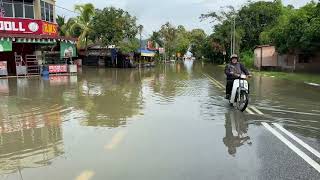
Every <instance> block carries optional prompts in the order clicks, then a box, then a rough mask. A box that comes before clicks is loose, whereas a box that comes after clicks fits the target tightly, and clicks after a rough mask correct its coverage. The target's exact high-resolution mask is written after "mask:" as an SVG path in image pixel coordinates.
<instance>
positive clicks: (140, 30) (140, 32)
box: [139, 24, 143, 67]
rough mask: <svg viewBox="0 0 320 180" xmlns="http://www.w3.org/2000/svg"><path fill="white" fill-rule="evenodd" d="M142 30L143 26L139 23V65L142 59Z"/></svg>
mask: <svg viewBox="0 0 320 180" xmlns="http://www.w3.org/2000/svg"><path fill="white" fill-rule="evenodd" d="M142 30H143V26H142V25H141V24H140V25H139V34H140V58H139V67H140V61H141V57H142V56H141V52H142V35H141V34H142Z"/></svg>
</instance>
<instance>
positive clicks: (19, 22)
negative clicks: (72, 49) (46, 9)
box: [0, 17, 58, 36]
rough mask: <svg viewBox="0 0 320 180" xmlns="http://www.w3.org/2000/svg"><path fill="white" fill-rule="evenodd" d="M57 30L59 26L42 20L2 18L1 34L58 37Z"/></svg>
mask: <svg viewBox="0 0 320 180" xmlns="http://www.w3.org/2000/svg"><path fill="white" fill-rule="evenodd" d="M57 29H58V26H57V24H53V23H48V22H45V21H41V20H35V19H23V18H4V17H0V32H1V33H9V34H35V35H42V34H45V35H50V36H57V35H58V34H57V32H58V31H57Z"/></svg>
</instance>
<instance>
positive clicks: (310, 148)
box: [273, 123, 320, 158]
mask: <svg viewBox="0 0 320 180" xmlns="http://www.w3.org/2000/svg"><path fill="white" fill-rule="evenodd" d="M273 125H274V126H276V127H277V128H278V129H280V130H281V131H282V132H284V133H285V134H286V135H288V136H289V137H291V138H292V139H293V140H295V141H296V142H297V143H299V144H300V145H301V146H303V147H304V148H306V149H307V150H308V151H310V152H311V153H312V154H314V155H315V156H317V157H318V158H320V153H319V151H317V150H315V149H314V148H312V147H311V146H309V145H308V144H306V143H305V142H303V141H302V140H301V139H299V138H298V137H296V136H295V135H293V134H292V133H290V132H289V131H288V130H286V129H285V128H283V127H282V126H281V125H280V124H277V123H273Z"/></svg>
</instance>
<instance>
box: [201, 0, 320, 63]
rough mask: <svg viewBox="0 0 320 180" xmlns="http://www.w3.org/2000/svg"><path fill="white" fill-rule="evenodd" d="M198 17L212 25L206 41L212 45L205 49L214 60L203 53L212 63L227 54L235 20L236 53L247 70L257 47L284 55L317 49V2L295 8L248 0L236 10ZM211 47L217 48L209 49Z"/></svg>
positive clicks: (319, 22)
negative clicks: (266, 48) (270, 45)
mask: <svg viewBox="0 0 320 180" xmlns="http://www.w3.org/2000/svg"><path fill="white" fill-rule="evenodd" d="M200 18H201V20H211V21H212V22H213V24H214V26H213V33H212V34H211V35H210V36H208V39H207V41H208V42H209V44H211V47H210V46H207V50H208V52H210V51H211V50H213V51H214V53H212V54H214V57H209V56H208V55H207V54H204V56H205V57H206V58H208V59H211V60H212V61H216V60H218V62H219V57H221V55H222V54H223V52H224V51H225V52H226V53H227V54H228V56H229V55H230V54H229V52H230V48H231V47H230V44H231V43H230V36H231V33H230V32H231V29H232V26H233V22H234V21H235V24H236V33H235V34H236V35H235V37H236V52H237V53H238V54H240V57H241V58H242V61H244V63H245V64H246V65H247V66H249V67H252V66H253V50H254V48H255V47H256V46H257V45H263V44H272V45H275V46H276V48H277V51H278V52H280V53H283V54H286V53H289V54H295V53H298V52H300V53H301V52H303V53H305V54H308V53H309V54H311V53H313V52H315V51H319V49H320V42H319V40H320V31H319V29H320V3H316V2H314V1H312V2H310V3H308V4H306V5H305V6H303V7H301V8H298V9H297V8H294V7H293V6H291V5H288V6H285V5H283V3H282V1H281V0H274V1H273V2H265V1H259V2H250V1H249V2H248V3H247V4H245V5H244V6H242V7H241V8H240V9H238V10H236V9H235V8H234V7H232V6H228V7H223V8H222V9H221V10H220V11H215V12H209V13H207V14H202V15H201V17H200ZM204 44H205V43H204ZM213 44H215V45H216V46H218V47H220V48H212V45H213ZM215 63H216V62H215Z"/></svg>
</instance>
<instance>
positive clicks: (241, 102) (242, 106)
mask: <svg viewBox="0 0 320 180" xmlns="http://www.w3.org/2000/svg"><path fill="white" fill-rule="evenodd" d="M238 97H239V98H238V99H237V109H238V110H240V111H242V112H243V111H245V110H246V109H247V107H248V104H249V96H248V93H247V92H245V91H241V92H240V96H238Z"/></svg>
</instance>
